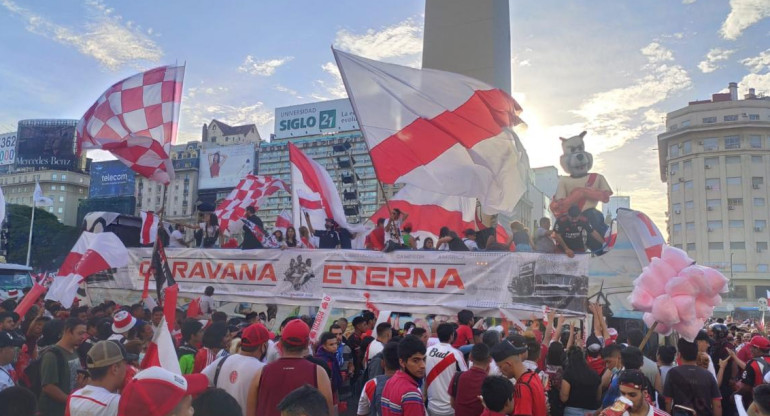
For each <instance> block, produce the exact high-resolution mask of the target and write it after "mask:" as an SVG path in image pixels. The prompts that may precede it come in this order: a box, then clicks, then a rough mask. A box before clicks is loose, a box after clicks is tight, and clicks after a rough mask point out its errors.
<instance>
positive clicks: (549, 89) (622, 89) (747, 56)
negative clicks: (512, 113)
mask: <svg viewBox="0 0 770 416" xmlns="http://www.w3.org/2000/svg"><path fill="white" fill-rule="evenodd" d="M510 10H511V13H510V14H511V16H510V21H511V49H512V50H511V76H512V85H513V95H514V97H515V98H516V99H517V100H518V101H519V102H520V103H521V104H522V106H523V107H524V113H523V114H522V118H523V119H524V120H525V121H526V122H527V125H528V129H527V130H526V131H525V132H523V133H521V138H522V141H523V143H524V145H525V147H526V149H527V151H528V154H529V157H530V162H531V165H532V167H538V166H546V165H555V166H558V164H559V155H560V153H561V146H560V144H559V140H558V137H559V136H564V137H569V136H573V135H575V134H578V133H579V132H581V131H583V130H586V131H587V132H588V134H587V135H586V147H587V150H588V151H590V152H592V153H593V155H594V171H595V172H600V173H602V174H603V175H604V176H605V177H606V178H607V180H608V182H609V183H610V185H611V186H612V187H613V188H614V190H615V193H616V194H620V195H629V196H631V204H632V207H633V208H635V209H640V210H642V211H644V212H646V213H647V214H648V215H650V217H652V218H653V220H654V221H655V222H656V223H657V224H658V226H659V227H660V228H661V229H665V214H664V212H665V210H666V197H665V185H664V184H663V183H661V181H660V176H659V169H658V159H657V145H656V142H657V140H656V137H657V135H658V134H660V133H661V132H663V131H664V126H665V116H666V113H667V112H670V111H673V110H676V109H678V108H681V107H684V106H686V105H687V102H688V101H692V100H695V99H707V98H709V97H710V96H711V94H712V93H716V92H720V91H723V90H726V87H727V84H728V83H729V82H732V81H734V82H738V83H739V94H740V95H741V96H742V95H743V94H744V93H746V90H747V89H748V88H749V87H753V88H756V89H757V92H758V93H759V92H764V93H766V94H770V49H768V46H770V19H768V18H770V0H730V1H729V2H728V1H724V0H656V1H617V0H582V1H578V0H574V1H564V0H511V2H510ZM424 12H425V5H424V1H419V0H400V1H377V2H374V1H371V2H363V1H346V0H342V1H335V2H317V1H310V0H301V1H300V0H286V1H281V2H275V1H262V0H260V1H251V2H238V1H226V0H223V1H219V2H216V3H210V2H187V1H163V2H157V1H149V0H135V1H131V2H118V1H112V2H110V1H103V0H79V1H76V0H71V1H57V2H50V1H43V0H29V1H18V0H17V1H13V0H0V38H1V39H3V41H2V42H0V56H3V57H4V58H3V59H1V60H0V132H9V131H15V130H16V124H17V122H18V120H22V119H29V118H73V119H78V118H80V117H81V116H82V115H83V113H84V112H85V110H86V109H88V107H90V105H91V104H92V103H93V102H94V101H95V100H96V99H97V98H98V97H99V95H100V94H101V93H102V92H103V91H104V90H105V89H106V88H107V87H109V86H110V85H112V84H113V83H115V82H117V81H119V80H120V79H122V78H125V77H127V76H130V75H132V74H134V73H136V72H139V71H142V70H146V69H149V68H152V67H155V66H159V65H166V64H174V63H179V64H182V63H184V64H186V74H185V80H184V96H183V102H182V110H181V120H180V133H179V137H178V140H177V141H178V142H186V141H191V140H200V134H201V126H202V125H203V123H207V122H209V121H211V119H213V118H216V119H219V120H222V121H224V122H226V123H229V124H231V125H238V124H244V123H255V124H256V125H257V127H258V129H259V132H260V134H261V136H262V137H263V138H268V137H269V136H270V133H272V132H273V113H274V109H275V108H276V107H283V106H287V105H294V104H302V103H308V102H314V101H321V100H327V99H334V98H341V97H345V96H346V93H345V89H344V87H343V86H342V83H341V80H340V77H339V72H338V71H337V69H336V65H335V64H334V58H333V56H332V53H331V49H330V48H331V46H334V47H336V48H339V49H342V50H346V51H349V52H352V53H355V54H358V55H362V56H365V57H368V58H372V59H378V60H383V61H387V62H393V63H399V64H403V65H410V66H414V67H419V66H420V65H421V55H422V37H423V21H424Z"/></svg>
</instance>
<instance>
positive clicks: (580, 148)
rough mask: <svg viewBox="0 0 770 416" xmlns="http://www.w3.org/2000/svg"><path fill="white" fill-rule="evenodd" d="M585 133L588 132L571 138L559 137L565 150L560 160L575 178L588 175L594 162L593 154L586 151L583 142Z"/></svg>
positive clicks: (565, 169) (566, 170) (562, 165)
mask: <svg viewBox="0 0 770 416" xmlns="http://www.w3.org/2000/svg"><path fill="white" fill-rule="evenodd" d="M585 135H586V132H582V133H580V134H578V135H577V136H572V137H570V138H569V139H565V138H563V137H559V140H561V148H562V151H563V154H562V155H561V158H559V162H561V167H562V169H564V171H565V172H567V173H569V175H570V176H572V177H573V178H580V177H583V176H586V175H587V174H588V172H589V171H590V170H591V168H592V167H593V164H594V158H593V156H591V154H590V153H588V152H586V151H585V144H584V143H583V137H585Z"/></svg>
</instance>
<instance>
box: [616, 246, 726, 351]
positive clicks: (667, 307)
mask: <svg viewBox="0 0 770 416" xmlns="http://www.w3.org/2000/svg"><path fill="white" fill-rule="evenodd" d="M694 263H695V262H694V261H693V259H691V258H690V257H689V256H687V253H686V252H684V251H682V250H680V249H678V248H676V247H671V246H664V247H663V252H662V253H661V257H660V258H657V257H653V259H652V261H651V262H650V264H649V265H648V266H647V267H645V268H644V269H643V270H642V274H641V275H639V277H638V278H637V279H636V280H634V290H633V292H631V295H630V296H629V300H630V301H631V305H632V306H633V307H634V309H635V310H637V311H642V312H644V322H645V324H647V326H649V327H652V326H653V324H654V323H655V322H657V323H658V325H657V326H656V328H655V331H656V332H658V333H659V334H662V335H669V334H670V333H671V331H677V332H678V333H679V335H681V336H682V337H683V338H685V339H686V340H688V341H693V340H694V339H695V336H696V335H697V334H698V331H699V330H700V329H701V328H703V324H704V322H705V321H706V320H707V319H708V318H710V317H711V315H712V314H713V313H714V307H715V306H717V305H719V304H720V303H721V302H722V297H721V296H720V295H719V294H720V293H726V292H727V290H728V289H727V283H728V279H727V278H726V277H725V276H724V275H723V274H722V273H720V272H719V271H717V270H715V269H712V268H710V267H704V266H699V265H696V264H694Z"/></svg>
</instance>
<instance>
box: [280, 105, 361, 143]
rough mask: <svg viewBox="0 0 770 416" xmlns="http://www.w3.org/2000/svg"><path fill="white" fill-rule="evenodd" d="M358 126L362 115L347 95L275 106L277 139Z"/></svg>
mask: <svg viewBox="0 0 770 416" xmlns="http://www.w3.org/2000/svg"><path fill="white" fill-rule="evenodd" d="M358 129H359V127H358V119H357V118H356V115H355V113H354V112H353V106H352V105H350V100H348V99H347V98H343V99H340V100H332V101H322V102H319V103H310V104H301V105H293V106H290V107H281V108H276V109H275V138H276V139H285V138H289V137H302V136H312V135H316V134H322V133H336V132H341V131H351V130H358Z"/></svg>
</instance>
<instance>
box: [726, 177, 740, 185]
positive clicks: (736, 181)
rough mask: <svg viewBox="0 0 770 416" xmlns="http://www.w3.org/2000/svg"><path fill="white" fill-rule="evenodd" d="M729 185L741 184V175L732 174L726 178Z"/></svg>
mask: <svg viewBox="0 0 770 416" xmlns="http://www.w3.org/2000/svg"><path fill="white" fill-rule="evenodd" d="M726 182H727V184H728V185H740V184H741V177H740V176H730V177H728V178H727V180H726Z"/></svg>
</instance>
